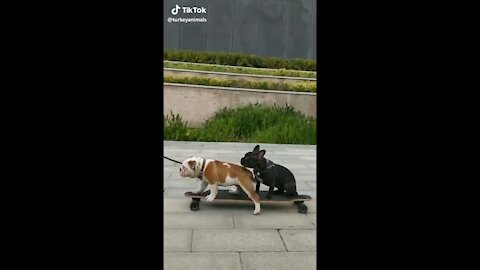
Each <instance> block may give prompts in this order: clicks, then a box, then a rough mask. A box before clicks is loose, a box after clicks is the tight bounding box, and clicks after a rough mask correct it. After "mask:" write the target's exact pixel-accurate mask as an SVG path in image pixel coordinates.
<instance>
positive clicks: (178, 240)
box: [163, 229, 193, 251]
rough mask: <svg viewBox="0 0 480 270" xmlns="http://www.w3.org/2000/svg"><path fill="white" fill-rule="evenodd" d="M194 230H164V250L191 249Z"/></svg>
mask: <svg viewBox="0 0 480 270" xmlns="http://www.w3.org/2000/svg"><path fill="white" fill-rule="evenodd" d="M192 233H193V232H192V230H176V229H171V230H163V251H191V248H192Z"/></svg>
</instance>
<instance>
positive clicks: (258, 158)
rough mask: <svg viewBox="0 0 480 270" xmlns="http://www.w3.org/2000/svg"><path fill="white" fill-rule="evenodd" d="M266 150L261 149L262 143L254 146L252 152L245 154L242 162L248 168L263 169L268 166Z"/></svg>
mask: <svg viewBox="0 0 480 270" xmlns="http://www.w3.org/2000/svg"><path fill="white" fill-rule="evenodd" d="M265 153H266V151H265V150H261V151H260V145H257V146H255V148H253V151H252V152H248V153H246V154H245V156H244V157H243V158H242V159H241V160H240V163H241V164H242V165H243V166H245V167H247V168H252V169H262V168H265V167H266V166H267V161H266V160H265V158H264V157H263V156H264V155H265Z"/></svg>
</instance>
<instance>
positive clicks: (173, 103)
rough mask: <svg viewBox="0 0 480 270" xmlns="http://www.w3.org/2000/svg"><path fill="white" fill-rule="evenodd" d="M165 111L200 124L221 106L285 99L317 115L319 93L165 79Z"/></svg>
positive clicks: (190, 123) (272, 103)
mask: <svg viewBox="0 0 480 270" xmlns="http://www.w3.org/2000/svg"><path fill="white" fill-rule="evenodd" d="M163 91H164V92H163V114H164V115H169V114H170V111H172V112H173V113H174V114H179V115H180V116H181V117H182V119H183V120H186V121H188V125H189V126H190V127H200V126H202V124H203V123H204V122H205V121H206V120H208V119H210V118H211V117H212V116H214V115H215V112H217V111H218V110H220V109H222V108H224V107H227V108H236V107H239V106H242V105H247V104H249V103H251V104H254V103H257V102H258V103H259V104H266V105H270V106H273V105H274V104H277V105H279V106H280V105H281V106H284V105H285V103H286V104H289V105H291V106H293V107H294V108H295V110H297V111H300V112H302V113H303V114H305V115H306V116H311V117H314V118H316V117H317V95H316V94H314V93H297V92H286V91H268V90H245V89H238V88H222V87H210V86H197V85H195V86H188V85H185V84H171V83H164V87H163Z"/></svg>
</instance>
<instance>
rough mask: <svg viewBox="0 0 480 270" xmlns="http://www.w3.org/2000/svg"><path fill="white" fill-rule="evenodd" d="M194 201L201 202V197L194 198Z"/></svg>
mask: <svg viewBox="0 0 480 270" xmlns="http://www.w3.org/2000/svg"><path fill="white" fill-rule="evenodd" d="M192 201H194V202H197V203H198V202H200V198H192Z"/></svg>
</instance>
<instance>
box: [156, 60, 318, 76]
mask: <svg viewBox="0 0 480 270" xmlns="http://www.w3.org/2000/svg"><path fill="white" fill-rule="evenodd" d="M163 67H165V68H178V69H188V70H202V71H214V72H228V73H239V74H254V75H270V76H285V77H299V78H316V77H317V73H316V72H308V71H299V70H287V69H276V70H269V69H261V68H247V67H232V66H213V65H210V64H191V63H172V62H164V63H163Z"/></svg>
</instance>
